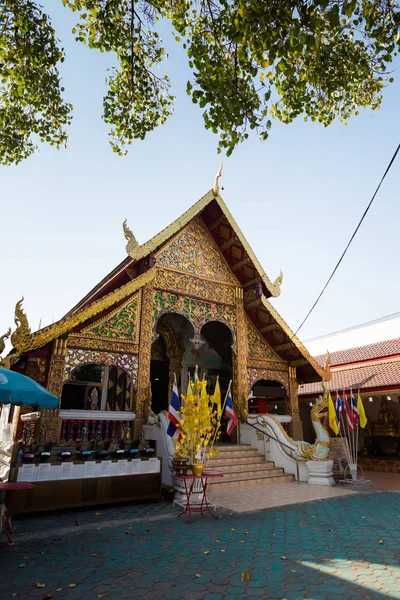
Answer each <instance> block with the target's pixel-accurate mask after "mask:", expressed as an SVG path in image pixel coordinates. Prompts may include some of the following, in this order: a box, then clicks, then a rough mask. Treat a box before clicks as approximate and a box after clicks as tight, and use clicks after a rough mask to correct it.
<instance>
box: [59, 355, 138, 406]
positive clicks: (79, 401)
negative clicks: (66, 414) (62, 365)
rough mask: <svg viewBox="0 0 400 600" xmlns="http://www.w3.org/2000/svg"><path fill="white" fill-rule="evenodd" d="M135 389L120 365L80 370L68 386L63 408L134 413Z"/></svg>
mask: <svg viewBox="0 0 400 600" xmlns="http://www.w3.org/2000/svg"><path fill="white" fill-rule="evenodd" d="M132 399H133V389H132V382H131V378H130V377H129V375H128V374H127V373H126V372H125V371H123V370H122V369H120V368H119V367H116V366H111V367H109V366H107V365H95V364H86V365H82V366H80V367H77V368H76V369H75V370H74V371H73V372H72V373H71V376H70V379H69V380H68V381H67V382H66V383H65V384H64V386H63V391H62V396H61V408H62V409H67V410H68V409H71V410H72V409H74V410H110V411H130V410H132V409H133V406H132Z"/></svg>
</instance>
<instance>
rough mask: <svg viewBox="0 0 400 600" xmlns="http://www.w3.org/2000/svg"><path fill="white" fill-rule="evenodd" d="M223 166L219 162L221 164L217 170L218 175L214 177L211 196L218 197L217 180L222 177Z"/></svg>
mask: <svg viewBox="0 0 400 600" xmlns="http://www.w3.org/2000/svg"><path fill="white" fill-rule="evenodd" d="M223 166H224V164H223V162H222V160H221V164H220V165H219V169H218V173H217V174H216V176H215V180H214V185H213V188H212V191H213V194H214V196H218V195H219V185H218V179H219V178H220V177H221V175H222V167H223Z"/></svg>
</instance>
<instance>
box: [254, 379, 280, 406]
mask: <svg viewBox="0 0 400 600" xmlns="http://www.w3.org/2000/svg"><path fill="white" fill-rule="evenodd" d="M249 412H250V413H257V412H258V413H269V414H272V415H274V414H275V415H286V414H288V395H287V391H286V389H285V386H284V385H283V384H282V383H281V382H280V381H276V380H272V379H259V380H258V381H256V382H255V383H254V384H253V386H252V388H251V393H250V397H249Z"/></svg>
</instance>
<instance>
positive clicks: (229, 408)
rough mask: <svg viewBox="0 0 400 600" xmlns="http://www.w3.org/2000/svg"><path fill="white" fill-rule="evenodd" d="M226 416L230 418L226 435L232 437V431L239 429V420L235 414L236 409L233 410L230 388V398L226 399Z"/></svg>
mask: <svg viewBox="0 0 400 600" xmlns="http://www.w3.org/2000/svg"><path fill="white" fill-rule="evenodd" d="M225 414H226V416H227V417H228V423H227V425H226V433H227V434H228V435H231V433H232V431H233V430H234V429H235V427H237V424H238V420H237V416H236V413H235V409H234V408H233V402H232V394H231V390H230V388H229V390H228V396H227V399H226V407H225Z"/></svg>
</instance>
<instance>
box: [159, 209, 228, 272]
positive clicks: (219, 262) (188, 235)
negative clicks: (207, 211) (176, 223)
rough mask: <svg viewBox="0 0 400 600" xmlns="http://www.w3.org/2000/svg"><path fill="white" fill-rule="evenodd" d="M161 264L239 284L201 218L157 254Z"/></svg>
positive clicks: (197, 218)
mask: <svg viewBox="0 0 400 600" xmlns="http://www.w3.org/2000/svg"><path fill="white" fill-rule="evenodd" d="M156 261H157V265H158V266H161V267H168V268H171V269H174V270H177V271H184V272H185V273H190V274H191V275H197V276H198V277H203V278H205V279H209V280H212V281H222V282H225V283H233V284H235V283H236V284H237V281H236V278H235V277H234V275H233V274H232V271H231V269H230V268H229V266H228V264H227V263H226V261H225V259H224V257H223V256H222V254H221V252H220V251H219V249H218V246H217V245H216V243H215V242H214V240H213V239H212V237H211V236H210V233H209V231H208V229H207V227H206V226H205V224H204V222H203V220H202V219H201V218H200V217H196V218H195V219H193V221H191V222H190V223H189V224H188V225H187V226H186V227H185V228H184V229H183V230H182V231H181V232H180V233H178V235H177V236H176V237H175V238H174V239H172V240H171V241H170V242H169V243H168V244H167V245H166V246H164V247H163V248H161V250H160V251H159V252H158V253H157V254H156Z"/></svg>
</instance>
